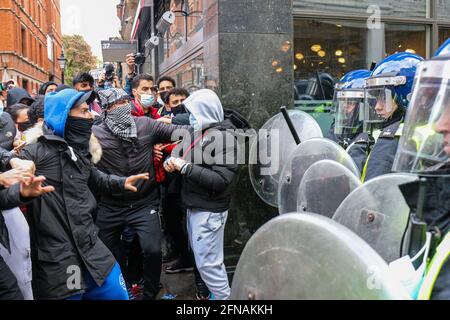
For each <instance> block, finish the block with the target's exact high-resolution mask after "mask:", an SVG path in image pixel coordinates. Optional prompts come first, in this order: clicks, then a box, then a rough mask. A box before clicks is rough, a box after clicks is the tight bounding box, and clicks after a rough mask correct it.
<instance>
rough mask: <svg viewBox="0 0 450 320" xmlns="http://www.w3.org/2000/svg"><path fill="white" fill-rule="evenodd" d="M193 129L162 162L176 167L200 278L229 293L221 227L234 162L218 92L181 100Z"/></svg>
mask: <svg viewBox="0 0 450 320" xmlns="http://www.w3.org/2000/svg"><path fill="white" fill-rule="evenodd" d="M184 106H185V107H186V110H188V112H189V114H190V124H191V126H192V127H193V128H194V130H195V133H194V135H193V136H192V137H191V139H190V142H187V141H186V140H189V139H185V140H183V144H182V145H180V148H177V149H175V150H174V153H173V154H172V157H171V158H169V159H167V160H166V161H165V163H164V168H165V169H166V171H168V172H174V171H177V172H180V173H181V198H182V202H183V205H184V206H185V207H186V208H187V222H188V235H189V242H190V245H191V248H192V251H193V252H194V256H195V263H196V265H197V268H198V270H199V272H200V275H201V278H202V279H203V281H204V282H205V283H206V285H207V286H208V289H209V290H210V292H211V293H212V294H213V295H214V298H215V299H217V300H226V299H228V298H229V296H230V286H229V283H228V277H227V272H226V269H225V265H224V262H223V260H224V254H223V244H224V230H225V224H226V221H227V217H228V210H229V207H230V202H231V192H232V189H233V184H234V180H235V177H236V173H237V170H238V168H239V166H238V161H237V159H236V156H235V155H236V154H238V153H237V148H238V143H236V140H235V139H236V136H235V134H234V131H233V130H234V129H243V128H241V127H240V128H237V127H236V125H235V123H233V121H232V120H231V119H229V118H226V117H225V113H224V110H223V108H222V104H221V102H220V100H219V97H218V96H217V95H216V94H215V93H214V92H213V91H211V90H207V89H205V90H199V91H197V92H195V93H194V94H192V95H191V96H190V97H189V98H188V99H186V100H185V101H184Z"/></svg>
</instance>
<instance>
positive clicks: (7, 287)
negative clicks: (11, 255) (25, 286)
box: [0, 257, 23, 300]
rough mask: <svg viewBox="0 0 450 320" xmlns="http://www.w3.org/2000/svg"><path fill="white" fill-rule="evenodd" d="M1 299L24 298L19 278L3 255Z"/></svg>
mask: <svg viewBox="0 0 450 320" xmlns="http://www.w3.org/2000/svg"><path fill="white" fill-rule="evenodd" d="M0 300H23V295H22V292H20V289H19V286H18V284H17V279H16V277H15V276H14V274H13V273H12V271H11V269H9V267H8V265H7V264H6V262H5V261H4V260H3V258H2V257H0Z"/></svg>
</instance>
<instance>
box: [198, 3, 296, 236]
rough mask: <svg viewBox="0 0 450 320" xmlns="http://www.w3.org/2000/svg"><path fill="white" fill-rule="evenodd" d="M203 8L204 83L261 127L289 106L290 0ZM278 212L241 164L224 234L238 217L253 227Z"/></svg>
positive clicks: (227, 105)
mask: <svg viewBox="0 0 450 320" xmlns="http://www.w3.org/2000/svg"><path fill="white" fill-rule="evenodd" d="M204 8H205V25H204V29H203V30H204V31H203V32H204V59H205V84H206V87H208V88H210V89H214V90H216V91H217V92H218V93H219V94H220V96H221V98H222V102H223V105H224V107H225V108H229V109H234V110H237V111H239V112H240V113H241V114H242V115H244V116H245V117H246V118H247V119H248V120H249V122H250V124H251V125H252V126H253V128H254V129H259V128H260V127H261V126H262V125H263V124H264V123H265V122H266V121H267V120H268V119H270V118H271V117H272V116H273V115H275V114H276V113H278V112H279V109H280V107H281V106H283V105H287V106H293V102H294V97H293V82H294V80H293V77H294V74H293V63H294V62H293V18H292V0H277V1H274V0H245V1H242V0H204ZM276 214H277V210H276V209H274V208H272V207H269V206H267V205H265V204H264V203H263V201H262V200H260V199H259V197H258V196H257V195H256V193H255V192H254V191H253V187H252V185H251V183H250V180H249V174H248V167H247V166H244V167H242V169H241V171H240V174H239V183H238V185H237V186H236V191H235V193H234V196H233V203H232V207H231V210H230V221H229V226H228V229H227V234H228V237H227V240H233V239H231V238H233V233H237V222H238V221H239V222H245V223H246V224H247V226H248V227H249V228H250V229H251V231H256V229H257V228H258V227H260V226H261V225H262V224H263V223H265V222H267V221H268V220H269V219H270V218H272V217H274V216H275V215H276Z"/></svg>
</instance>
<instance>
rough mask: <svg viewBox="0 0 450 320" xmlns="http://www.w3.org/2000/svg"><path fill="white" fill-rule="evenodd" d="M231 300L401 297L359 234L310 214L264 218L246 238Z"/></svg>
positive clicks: (399, 287)
mask: <svg viewBox="0 0 450 320" xmlns="http://www.w3.org/2000/svg"><path fill="white" fill-rule="evenodd" d="M231 298H232V299H234V300H347V299H348V300H359V299H361V300H376V299H382V300H389V299H407V298H408V297H407V294H406V293H405V292H404V291H403V290H402V288H401V286H400V284H398V283H397V280H395V279H392V278H391V277H390V276H389V273H388V266H387V263H386V262H385V261H384V260H383V259H382V258H381V257H380V256H379V255H378V254H377V253H376V252H375V251H374V250H373V249H372V248H371V247H370V246H369V245H368V244H367V243H366V242H364V241H363V240H362V239H361V238H360V237H358V236H357V235H356V234H354V233H353V232H351V231H350V230H348V229H347V228H345V227H343V226H342V225H339V224H338V223H336V222H334V221H333V220H331V219H328V218H325V217H322V216H319V215H315V214H312V213H311V214H298V213H296V214H286V215H282V216H280V217H277V218H275V219H273V220H271V221H269V222H268V223H267V224H266V225H264V226H263V227H262V228H261V229H260V230H258V231H257V232H256V233H255V234H254V235H253V237H252V238H251V239H250V241H249V242H248V243H247V246H246V247H245V249H244V251H243V253H242V255H241V258H240V260H239V263H238V265H237V268H236V272H235V274H234V279H233V286H232V292H231Z"/></svg>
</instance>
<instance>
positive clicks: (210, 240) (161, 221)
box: [0, 55, 243, 300]
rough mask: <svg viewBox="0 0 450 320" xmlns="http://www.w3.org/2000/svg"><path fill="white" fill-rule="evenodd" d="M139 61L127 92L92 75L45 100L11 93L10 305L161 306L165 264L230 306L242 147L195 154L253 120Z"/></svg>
mask: <svg viewBox="0 0 450 320" xmlns="http://www.w3.org/2000/svg"><path fill="white" fill-rule="evenodd" d="M127 64H128V66H129V70H128V71H129V72H128V75H127V77H126V84H125V86H124V88H123V89H122V88H120V86H119V85H118V84H117V82H115V84H114V85H113V86H112V87H107V88H106V87H104V86H103V85H102V84H103V83H102V81H100V83H97V84H96V83H95V81H94V79H93V77H92V76H91V75H90V74H89V73H82V74H79V75H77V76H75V77H74V79H73V84H72V87H70V86H67V85H65V84H57V83H55V82H48V83H45V84H43V85H42V86H41V88H40V90H39V95H38V96H36V97H31V96H30V95H29V94H28V92H27V91H26V90H25V89H23V88H16V87H14V86H11V85H10V84H4V85H5V86H4V87H3V86H2V88H1V90H2V95H1V97H2V98H1V99H2V103H1V104H0V112H1V125H0V147H1V148H0V159H1V161H0V162H1V168H0V172H2V173H1V174H0V206H1V207H0V209H1V210H2V212H3V215H1V214H0V249H1V250H0V253H1V256H0V299H8V300H21V299H27V300H31V299H57V300H61V299H66V300H94V299H101V300H103V299H104V300H128V299H143V300H153V299H156V298H157V297H158V294H159V293H160V291H161V288H162V285H161V283H160V282H161V280H160V278H161V272H162V263H163V261H164V262H170V261H172V262H173V263H172V264H170V265H169V266H168V267H166V269H165V270H164V272H167V273H179V272H185V271H195V287H196V293H197V294H196V296H197V299H199V300H213V299H218V300H225V299H228V297H229V295H230V286H229V282H228V277H227V273H226V269H225V266H224V256H223V238H224V228H225V224H226V220H227V214H228V209H229V205H230V198H231V190H232V187H233V184H234V181H235V176H236V172H237V170H238V165H237V164H229V163H225V162H224V161H221V160H223V157H226V156H229V153H234V152H235V151H236V150H235V149H234V148H231V149H223V150H219V151H217V154H215V158H216V159H217V160H218V161H215V162H213V163H211V162H210V163H197V162H195V161H194V155H195V153H198V152H200V153H202V152H204V150H205V149H207V148H208V147H209V148H211V144H214V139H211V138H210V136H211V137H212V136H214V135H217V134H220V135H225V134H226V131H227V130H228V129H236V128H237V127H236V126H239V127H240V128H242V123H243V122H242V121H235V118H234V117H235V116H236V113H234V117H233V116H229V114H228V113H226V112H224V109H223V107H222V104H221V101H220V99H219V97H218V96H217V94H216V93H214V92H213V91H211V90H207V89H204V90H198V91H196V92H193V93H189V92H188V91H186V90H184V89H182V88H178V87H177V86H176V82H175V80H174V79H172V78H170V77H166V76H164V77H161V78H159V79H158V81H156V82H155V80H154V78H153V77H152V76H151V75H148V74H136V72H135V70H136V67H135V64H134V58H133V55H129V56H127ZM3 100H6V101H3ZM235 148H237V146H236V147H235ZM162 230H164V232H165V233H166V235H167V238H168V239H171V242H172V243H173V245H172V247H173V248H172V250H171V252H167V254H166V255H165V257H163V255H162V248H161V242H162V237H163V235H162V233H163V231H162Z"/></svg>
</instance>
